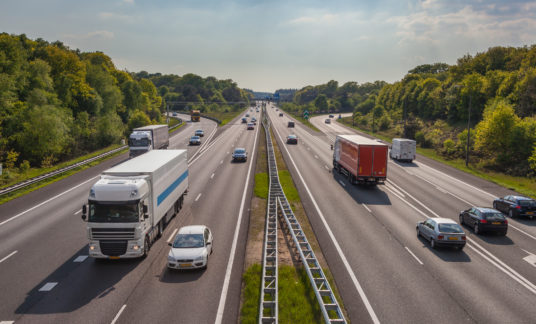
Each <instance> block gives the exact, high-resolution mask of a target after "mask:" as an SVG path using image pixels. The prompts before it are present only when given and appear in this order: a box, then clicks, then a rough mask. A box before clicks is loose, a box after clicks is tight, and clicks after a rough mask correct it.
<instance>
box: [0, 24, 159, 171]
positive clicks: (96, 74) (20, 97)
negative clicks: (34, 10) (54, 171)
mask: <svg viewBox="0 0 536 324" xmlns="http://www.w3.org/2000/svg"><path fill="white" fill-rule="evenodd" d="M161 103H162V99H161V97H160V96H159V95H158V94H157V92H156V88H155V87H154V85H153V84H152V83H151V82H149V81H147V80H140V81H136V80H134V79H133V78H132V76H131V75H130V74H129V73H127V72H124V71H119V70H117V69H116V68H115V67H114V65H113V63H112V61H111V59H110V58H109V57H108V56H106V55H104V54H103V53H100V52H95V53H81V52H80V51H78V50H77V51H74V50H70V49H69V48H68V47H66V46H65V45H63V44H62V43H61V42H54V43H49V42H46V41H44V40H42V39H37V40H35V41H33V40H30V39H28V38H26V36H25V35H20V36H15V35H8V34H5V33H3V34H0V138H1V139H0V160H1V161H3V162H4V166H5V167H6V168H7V169H8V170H9V169H13V168H16V167H17V165H18V166H19V167H21V168H22V169H24V168H27V167H29V166H30V165H31V166H44V167H48V166H50V165H52V164H53V163H55V162H57V161H61V160H66V159H68V158H71V157H75V156H79V155H82V154H85V153H87V152H89V151H93V150H96V149H99V148H103V147H106V146H108V145H110V144H113V143H118V142H119V141H120V140H121V139H122V138H123V137H124V135H125V132H127V131H128V130H129V128H131V127H133V126H138V125H141V124H147V123H158V122H161V115H162V114H161V113H160V107H161ZM129 126H130V127H129Z"/></svg>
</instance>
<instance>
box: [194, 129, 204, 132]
mask: <svg viewBox="0 0 536 324" xmlns="http://www.w3.org/2000/svg"><path fill="white" fill-rule="evenodd" d="M195 131H196V132H202V131H203V130H202V129H196V130H195Z"/></svg>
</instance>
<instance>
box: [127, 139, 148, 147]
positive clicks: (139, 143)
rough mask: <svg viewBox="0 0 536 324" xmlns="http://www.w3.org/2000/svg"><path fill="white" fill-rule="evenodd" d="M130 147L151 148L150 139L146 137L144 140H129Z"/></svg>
mask: <svg viewBox="0 0 536 324" xmlns="http://www.w3.org/2000/svg"><path fill="white" fill-rule="evenodd" d="M128 145H129V146H130V147H145V146H149V139H148V138H147V137H144V138H129V139H128Z"/></svg>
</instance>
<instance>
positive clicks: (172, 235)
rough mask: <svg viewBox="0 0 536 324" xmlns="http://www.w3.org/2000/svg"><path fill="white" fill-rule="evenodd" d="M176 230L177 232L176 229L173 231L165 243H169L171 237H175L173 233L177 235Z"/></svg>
mask: <svg viewBox="0 0 536 324" xmlns="http://www.w3.org/2000/svg"><path fill="white" fill-rule="evenodd" d="M178 230H179V229H178V228H176V229H174V230H173V232H172V233H171V235H170V236H169V237H168V239H167V241H166V242H167V243H171V240H172V239H173V237H175V233H177V231H178Z"/></svg>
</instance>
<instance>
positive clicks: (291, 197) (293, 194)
mask: <svg viewBox="0 0 536 324" xmlns="http://www.w3.org/2000/svg"><path fill="white" fill-rule="evenodd" d="M277 173H278V174H279V183H281V187H282V188H283V191H284V192H285V196H287V199H288V201H289V202H299V201H301V200H300V194H298V190H296V187H295V186H294V182H293V181H292V177H291V176H290V172H288V170H281V171H278V172H277Z"/></svg>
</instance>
